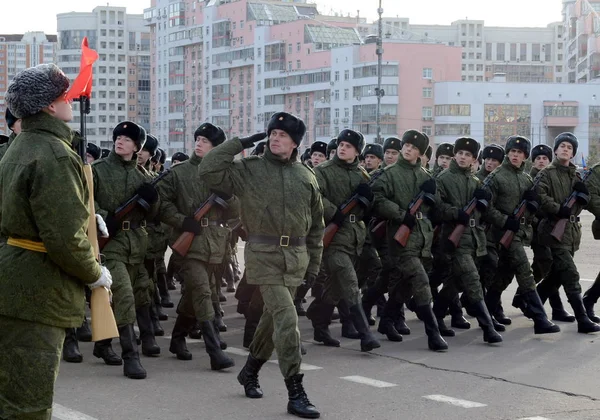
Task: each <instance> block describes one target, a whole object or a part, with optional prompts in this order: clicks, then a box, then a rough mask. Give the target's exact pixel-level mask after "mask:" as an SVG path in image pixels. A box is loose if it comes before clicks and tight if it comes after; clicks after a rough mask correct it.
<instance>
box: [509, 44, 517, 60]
mask: <svg viewBox="0 0 600 420" xmlns="http://www.w3.org/2000/svg"><path fill="white" fill-rule="evenodd" d="M510 61H517V44H510Z"/></svg>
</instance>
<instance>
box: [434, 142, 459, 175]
mask: <svg viewBox="0 0 600 420" xmlns="http://www.w3.org/2000/svg"><path fill="white" fill-rule="evenodd" d="M453 157H454V145H453V144H451V143H440V144H439V145H438V147H437V148H436V149H435V163H434V164H433V177H434V178H437V176H438V175H439V174H440V173H441V172H442V171H443V170H444V169H448V168H449V167H450V161H451V160H452V158H453Z"/></svg>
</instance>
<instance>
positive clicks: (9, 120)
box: [4, 107, 18, 131]
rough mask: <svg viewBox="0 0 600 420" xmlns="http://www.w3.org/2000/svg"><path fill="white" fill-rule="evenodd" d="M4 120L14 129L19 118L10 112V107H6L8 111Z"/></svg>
mask: <svg viewBox="0 0 600 420" xmlns="http://www.w3.org/2000/svg"><path fill="white" fill-rule="evenodd" d="M4 120H5V121H6V126H7V127H8V128H9V129H10V130H11V131H12V127H13V125H15V123H16V122H17V120H18V118H17V117H15V116H14V115H13V113H12V112H10V109H8V107H6V112H5V114H4Z"/></svg>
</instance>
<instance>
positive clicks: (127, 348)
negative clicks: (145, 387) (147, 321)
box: [119, 324, 146, 379]
mask: <svg viewBox="0 0 600 420" xmlns="http://www.w3.org/2000/svg"><path fill="white" fill-rule="evenodd" d="M119 341H120V343H121V357H122V358H123V374H124V375H125V376H127V377H128V378H131V379H145V378H146V370H145V369H144V368H143V367H142V364H141V363H140V353H139V352H138V346H137V343H136V341H135V331H134V329H133V324H127V325H123V326H121V327H119Z"/></svg>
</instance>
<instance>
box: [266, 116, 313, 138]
mask: <svg viewBox="0 0 600 420" xmlns="http://www.w3.org/2000/svg"><path fill="white" fill-rule="evenodd" d="M273 130H282V131H285V132H286V133H288V135H289V136H290V137H291V138H292V140H294V143H296V145H298V146H300V143H301V142H302V138H303V137H304V135H305V134H306V125H304V121H302V120H301V119H300V118H298V117H296V116H295V115H292V114H288V113H287V112H277V113H276V114H273V116H272V117H271V120H270V121H269V124H268V125H267V136H270V135H271V131H273Z"/></svg>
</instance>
